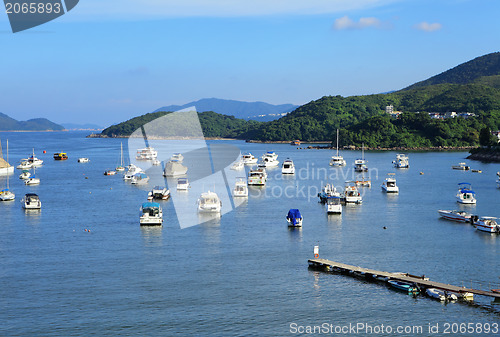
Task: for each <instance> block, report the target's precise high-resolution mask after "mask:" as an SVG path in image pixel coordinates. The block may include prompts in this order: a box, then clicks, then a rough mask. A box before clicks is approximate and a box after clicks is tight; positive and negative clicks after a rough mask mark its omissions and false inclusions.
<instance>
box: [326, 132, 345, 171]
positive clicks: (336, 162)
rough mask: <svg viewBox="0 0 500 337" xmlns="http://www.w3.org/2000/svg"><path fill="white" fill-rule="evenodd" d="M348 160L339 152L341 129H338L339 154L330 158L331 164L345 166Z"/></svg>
mask: <svg viewBox="0 0 500 337" xmlns="http://www.w3.org/2000/svg"><path fill="white" fill-rule="evenodd" d="M345 165H346V161H345V160H344V157H342V156H341V155H340V154H339V129H337V154H336V155H334V156H332V159H330V166H335V167H339V166H345Z"/></svg>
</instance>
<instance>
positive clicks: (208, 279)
mask: <svg viewBox="0 0 500 337" xmlns="http://www.w3.org/2000/svg"><path fill="white" fill-rule="evenodd" d="M85 135H86V133H82V132H54V133H0V137H1V140H2V144H4V146H5V140H6V139H7V138H8V139H9V146H10V150H9V155H10V163H11V164H15V165H17V162H18V161H19V160H20V159H21V158H26V157H27V156H28V155H29V154H30V153H31V152H32V148H35V154H36V155H37V156H38V157H39V158H40V159H43V160H44V165H43V166H42V167H40V168H38V169H37V170H36V175H37V177H39V178H40V179H41V184H40V185H38V186H25V185H24V184H23V182H22V181H21V180H20V179H18V175H19V174H20V170H16V172H15V174H14V175H12V176H10V187H11V190H12V191H13V192H14V193H15V194H16V201H14V202H7V203H0V219H1V220H0V221H1V222H0V230H1V234H0V305H1V310H0V335H1V336H90V335H95V336H172V335H185V336H287V335H295V334H299V332H304V333H307V332H316V333H317V334H320V333H321V334H332V335H335V334H338V335H341V334H342V332H344V335H345V334H353V332H354V331H356V332H357V334H358V335H372V334H376V335H380V336H390V335H398V336H417V335H424V336H429V335H448V334H446V333H445V332H446V331H445V329H446V328H447V327H448V332H453V331H452V328H453V327H455V328H456V329H458V328H459V327H460V326H459V324H463V323H465V324H469V323H473V324H474V327H477V326H481V327H486V324H490V325H492V326H493V327H494V325H495V324H496V326H497V327H498V324H499V323H500V313H499V312H500V306H499V305H498V304H496V303H495V302H493V301H492V300H491V299H490V298H486V297H480V296H476V298H475V299H476V301H475V302H474V304H463V303H460V302H457V303H448V304H444V303H440V302H437V301H433V300H431V299H429V298H425V297H416V298H413V297H411V296H408V295H406V294H403V293H401V292H397V291H394V290H392V289H390V288H388V287H387V286H385V285H382V284H376V283H368V282H364V281H360V280H358V279H354V278H351V277H348V276H342V275H337V274H330V273H324V272H318V271H313V270H310V269H308V263H307V260H308V259H309V258H312V257H313V247H314V246H319V249H320V257H322V258H326V259H330V260H333V261H338V262H343V263H346V264H351V265H357V266H361V267H367V268H372V269H376V270H383V271H391V272H398V271H400V272H409V273H412V274H418V275H422V274H425V276H426V277H429V278H430V279H431V280H434V281H438V282H444V283H450V284H453V285H457V286H462V285H464V286H467V287H469V286H471V285H472V286H474V287H475V288H479V287H480V288H482V289H484V290H486V289H489V288H493V287H495V285H496V287H497V288H498V287H499V286H498V282H499V281H500V279H499V276H500V274H499V271H500V268H499V267H500V262H499V258H500V237H498V236H496V235H490V234H487V233H483V232H479V231H477V230H475V229H474V228H473V227H472V226H471V225H469V224H463V223H455V222H450V221H446V220H442V219H440V218H439V215H438V213H437V210H439V209H447V210H453V209H462V210H466V211H469V212H471V213H474V214H479V215H488V216H500V207H499V206H500V205H499V202H500V201H499V200H500V198H499V196H500V189H497V188H496V185H495V179H496V175H495V173H496V172H497V171H500V164H486V163H479V162H473V161H469V162H468V164H469V165H470V166H471V167H472V168H474V169H479V170H482V173H472V172H470V171H469V172H464V171H456V170H452V169H451V166H452V165H456V164H458V163H459V162H462V161H465V159H464V158H465V157H466V156H467V153H466V152H409V153H408V155H409V157H410V168H409V169H395V168H394V167H393V165H392V160H394V159H395V157H396V152H393V151H380V152H376V151H365V158H366V159H367V160H368V166H369V168H370V171H369V176H370V177H369V178H370V179H371V182H372V187H371V188H360V191H361V193H362V195H363V203H362V204H361V205H346V206H343V213H342V214H341V215H327V214H326V211H325V209H324V206H323V205H322V204H320V203H318V198H317V197H316V194H317V192H319V190H320V189H321V187H322V186H324V184H326V183H333V184H335V185H336V186H337V187H339V188H341V187H342V186H343V184H344V181H345V180H352V179H354V180H355V179H359V176H358V175H355V174H353V172H352V171H353V162H354V160H355V159H356V158H358V157H360V156H361V153H360V152H358V151H342V152H341V154H342V155H343V156H344V158H345V159H346V161H347V166H345V167H344V168H332V167H330V166H329V165H328V163H329V160H330V157H331V156H332V155H333V154H334V153H333V151H330V150H316V149H298V148H297V147H295V146H290V145H287V144H272V145H270V144H253V143H245V142H242V141H211V142H209V144H230V145H234V146H237V147H239V148H240V149H241V151H242V152H248V151H250V152H252V153H253V154H254V155H256V156H259V157H260V156H261V155H262V154H263V153H264V152H265V151H267V150H274V151H275V152H276V153H277V154H278V155H279V157H278V160H279V161H280V162H283V160H284V159H286V158H291V159H292V160H293V161H294V163H295V166H296V174H295V175H294V176H291V177H283V176H282V175H281V169H280V168H279V167H278V168H275V169H269V170H268V174H269V178H268V183H267V185H266V187H264V188H252V187H251V188H250V195H249V197H248V199H247V200H245V201H243V202H241V203H240V206H239V207H235V208H234V210H233V211H231V212H228V213H226V214H223V215H222V217H220V219H218V220H217V219H216V220H214V221H209V222H207V223H204V224H201V225H197V226H191V227H189V228H185V229H181V228H180V226H179V222H178V220H177V217H176V208H175V207H174V200H172V199H171V200H168V201H164V202H161V205H162V207H163V211H164V224H163V226H162V227H158V228H155V227H150V228H148V227H141V226H140V225H139V208H140V205H141V203H142V202H144V201H146V197H147V191H145V189H144V188H142V189H141V188H137V187H135V186H132V185H130V184H129V183H126V182H124V181H123V180H122V178H121V175H120V174H118V175H116V176H104V175H103V172H104V171H105V170H107V169H112V168H114V167H116V166H117V165H118V164H119V161H120V142H123V143H124V146H125V152H126V153H127V152H128V149H127V148H126V145H127V142H126V139H88V138H85ZM43 150H45V151H46V154H43V153H42V151H43ZM59 151H64V152H67V153H68V156H69V159H68V160H67V161H54V160H53V159H52V154H53V153H55V152H59ZM133 151H134V149H132V152H133ZM4 156H5V147H4ZM79 157H88V158H90V162H89V163H85V164H80V163H78V162H77V159H78V158H79ZM246 171H247V172H248V167H247V168H246ZM389 172H394V173H396V175H395V177H396V179H397V184H398V186H399V188H400V192H399V193H398V194H396V195H390V194H386V193H383V192H382V190H381V188H380V185H381V184H382V182H383V180H384V179H385V178H386V177H387V173H389ZM188 173H189V172H188ZM421 173H423V174H421ZM239 175H243V176H244V175H245V172H243V173H241V174H239ZM367 175H368V174H367ZM460 182H470V183H472V186H473V188H474V190H475V191H476V193H477V205H475V206H461V205H458V204H457V203H456V199H455V194H456V192H457V188H458V186H457V184H458V183H460ZM5 184H6V181H5V177H1V178H0V187H1V188H4V186H5ZM150 185H151V184H150ZM149 188H152V186H149ZM169 188H170V189H171V190H172V191H173V190H175V186H169ZM25 193H37V194H38V195H39V196H40V198H41V200H42V203H43V205H42V210H41V211H39V212H37V211H35V212H26V211H24V210H23V208H22V207H21V202H20V200H21V198H22V197H23V195H24V194H25ZM188 193H192V191H189V192H188ZM175 197H176V194H175V193H173V198H175ZM290 208H298V209H299V210H300V212H301V213H302V215H303V217H304V222H303V228H302V229H299V230H290V229H289V228H288V227H287V224H286V220H285V216H286V214H287V212H288V210H289V209H290ZM195 209H196V205H195V204H193V211H195ZM453 324H455V325H453ZM353 326H355V327H356V329H359V330H353ZM388 327H390V329H391V331H390V332H389V330H388ZM398 327H399V328H400V329H399V330H396V329H397V328H398ZM320 328H321V330H320ZM436 328H437V330H436ZM342 329H343V330H342ZM346 329H350V330H346ZM370 329H371V330H370ZM436 331H437V332H438V333H437V334H436V333H434V332H436ZM457 331H458V330H457ZM477 331H478V330H475V331H474V333H470V335H485V333H484V331H483V333H478V332H477ZM497 331H498V330H497ZM493 332H494V330H490V332H489V334H486V335H496V334H495V333H493ZM458 334H459V335H467V333H458Z"/></svg>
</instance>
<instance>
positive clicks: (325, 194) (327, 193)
mask: <svg viewBox="0 0 500 337" xmlns="http://www.w3.org/2000/svg"><path fill="white" fill-rule="evenodd" d="M336 194H337V189H336V188H335V186H334V185H333V184H326V185H325V186H324V187H323V188H322V189H321V192H319V193H318V198H319V201H320V202H321V203H326V201H327V199H328V198H329V197H333V196H335V195H336Z"/></svg>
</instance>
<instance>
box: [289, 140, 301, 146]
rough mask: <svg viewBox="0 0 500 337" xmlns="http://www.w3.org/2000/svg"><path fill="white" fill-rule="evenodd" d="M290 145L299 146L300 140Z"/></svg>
mask: <svg viewBox="0 0 500 337" xmlns="http://www.w3.org/2000/svg"><path fill="white" fill-rule="evenodd" d="M290 145H294V146H300V140H298V139H296V140H293V141H291V142H290Z"/></svg>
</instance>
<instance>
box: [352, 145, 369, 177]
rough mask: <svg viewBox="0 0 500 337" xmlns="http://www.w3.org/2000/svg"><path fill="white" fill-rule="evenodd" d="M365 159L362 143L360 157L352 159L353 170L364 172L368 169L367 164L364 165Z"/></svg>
mask: <svg viewBox="0 0 500 337" xmlns="http://www.w3.org/2000/svg"><path fill="white" fill-rule="evenodd" d="M366 163H367V161H366V160H365V145H364V144H363V146H362V148H361V158H358V159H356V160H355V161H354V171H356V172H366V171H368V166H366Z"/></svg>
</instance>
